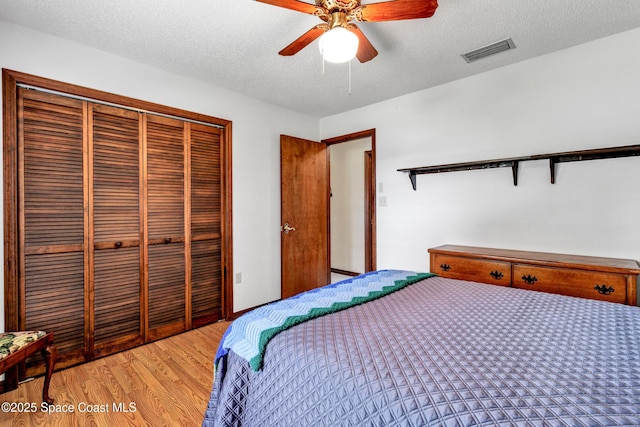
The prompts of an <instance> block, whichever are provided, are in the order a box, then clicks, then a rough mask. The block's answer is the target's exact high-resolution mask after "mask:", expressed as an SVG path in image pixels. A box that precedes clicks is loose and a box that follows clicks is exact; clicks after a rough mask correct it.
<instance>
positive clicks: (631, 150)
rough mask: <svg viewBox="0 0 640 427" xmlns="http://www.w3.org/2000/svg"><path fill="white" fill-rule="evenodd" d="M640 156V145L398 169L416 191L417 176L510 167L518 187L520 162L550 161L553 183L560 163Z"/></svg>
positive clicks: (514, 183)
mask: <svg viewBox="0 0 640 427" xmlns="http://www.w3.org/2000/svg"><path fill="white" fill-rule="evenodd" d="M632 156H640V145H627V146H623V147H610V148H598V149H595V150H579V151H567V152H562V153H550V154H536V155H532V156H523V157H512V158H508V159H494V160H482V161H477V162H463V163H449V164H444V165H435V166H421V167H415V168H404V169H398V172H407V173H408V174H409V179H410V180H411V186H412V187H413V189H414V191H415V190H416V187H417V184H416V176H417V175H424V174H430V173H442V172H457V171H467V170H477V169H494V168H504V167H510V168H511V173H512V175H513V185H516V186H517V185H518V167H519V165H520V162H523V161H528V160H545V159H546V160H549V171H550V174H551V183H552V184H555V182H556V165H557V164H558V163H568V162H581V161H584V160H599V159H613V158H618V157H632Z"/></svg>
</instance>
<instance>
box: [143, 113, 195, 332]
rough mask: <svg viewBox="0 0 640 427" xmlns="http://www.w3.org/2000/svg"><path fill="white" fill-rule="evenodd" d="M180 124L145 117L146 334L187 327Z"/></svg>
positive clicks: (182, 141) (182, 329)
mask: <svg viewBox="0 0 640 427" xmlns="http://www.w3.org/2000/svg"><path fill="white" fill-rule="evenodd" d="M184 139H185V123H184V122H183V121H180V120H176V119H170V118H165V117H159V116H151V115H149V116H147V141H146V142H147V212H148V214H147V225H148V230H149V231H148V251H149V254H148V260H149V265H148V335H147V337H148V338H149V339H152V340H153V339H158V338H163V337H165V336H169V335H173V334H175V333H177V332H179V331H184V330H186V327H187V326H186V321H187V319H186V292H185V280H186V268H185V258H186V255H185V240H186V239H185V230H186V228H185V208H184V207H185V200H184V198H185V188H184V185H185V178H184V170H185V168H184V163H185V153H184Z"/></svg>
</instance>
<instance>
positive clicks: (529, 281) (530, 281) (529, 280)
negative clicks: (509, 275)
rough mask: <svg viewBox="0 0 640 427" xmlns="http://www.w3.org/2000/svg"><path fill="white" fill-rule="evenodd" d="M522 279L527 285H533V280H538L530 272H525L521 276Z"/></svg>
mask: <svg viewBox="0 0 640 427" xmlns="http://www.w3.org/2000/svg"><path fill="white" fill-rule="evenodd" d="M522 280H524V281H525V283H527V284H529V285H533V284H534V283H535V282H537V281H538V278H537V277H536V276H532V275H530V274H527V275H526V276H522Z"/></svg>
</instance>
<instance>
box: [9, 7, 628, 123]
mask: <svg viewBox="0 0 640 427" xmlns="http://www.w3.org/2000/svg"><path fill="white" fill-rule="evenodd" d="M307 1H308V2H309V3H311V2H312V1H313V0H307ZM362 3H363V4H366V3H373V2H372V1H363V2H362ZM0 19H3V20H6V21H10V22H14V23H16V24H20V25H23V26H26V27H30V28H33V29H35V30H39V31H42V32H45V33H49V34H52V35H56V36H59V37H62V38H65V39H69V40H74V41H76V42H79V43H82V44H85V45H89V46H93V47H96V48H98V49H101V50H104V51H107V52H111V53H114V54H116V55H119V56H123V57H127V58H131V59H134V60H136V61H139V62H142V63H146V64H149V65H152V66H154V67H157V68H161V69H165V70H167V71H170V72H173V73H176V74H180V75H184V76H188V77H191V78H194V79H197V80H200V81H203V82H207V83H210V84H212V85H215V86H219V87H224V88H227V89H230V90H232V91H235V92H239V93H242V94H245V95H248V96H250V97H253V98H256V99H260V100H263V101H265V102H269V103H272V104H276V105H280V106H283V107H286V108H289V109H292V110H296V111H299V112H302V113H306V114H309V115H312V116H316V117H325V116H328V115H332V114H336V113H340V112H343V111H347V110H351V109H354V108H358V107H361V106H365V105H369V104H373V103H375V102H379V101H383V100H385V99H390V98H393V97H396V96H400V95H403V94H406V93H410V92H414V91H417V90H421V89H425V88H428V87H432V86H435V85H439V84H442V83H445V82H448V81H452V80H456V79H459V78H462V77H466V76H470V75H472V74H477V73H481V72H484V71H487V70H491V69H494V68H497V67H501V66H504V65H508V64H511V63H514V62H518V61H522V60H524V59H527V58H531V57H535V56H539V55H543V54H546V53H549V52H554V51H557V50H560V49H564V48H567V47H570V46H574V45H577V44H581V43H585V42H588V41H591V40H595V39H598V38H602V37H605V36H608V35H612V34H616V33H619V32H622V31H626V30H630V29H633V28H637V27H640V1H639V0H537V1H522V0H520V1H514V0H482V1H481V0H440V6H439V7H438V10H437V11H436V13H435V15H434V16H433V17H432V18H428V19H418V20H412V21H396V22H381V23H359V24H358V25H359V27H360V29H361V30H362V31H363V32H364V33H365V34H366V35H367V37H368V38H369V40H371V42H372V43H373V45H374V46H375V47H376V48H377V50H378V52H379V55H378V56H377V57H376V58H375V59H373V60H372V61H370V62H367V63H365V64H361V63H359V62H358V61H355V60H354V61H353V62H352V64H351V93H349V65H348V64H329V63H327V64H326V65H325V67H324V73H323V64H322V59H321V56H320V54H319V52H318V47H317V42H314V43H312V44H311V45H309V46H307V47H306V48H305V49H303V50H302V51H301V52H300V53H298V54H297V55H295V56H293V57H281V56H279V55H278V52H279V51H280V50H281V49H282V48H283V47H285V46H286V45H288V44H289V43H290V42H292V41H293V40H294V39H296V38H297V37H298V36H300V35H301V34H302V33H304V32H305V31H307V30H308V29H309V28H311V27H312V26H314V25H315V24H317V23H319V22H320V21H319V20H318V18H316V17H314V16H311V15H305V14H303V13H300V12H295V11H291V10H288V9H283V8H279V7H275V6H270V5H267V4H264V3H259V2H257V1H254V0H224V1H223V0H188V1H184V0H183V1H177V0H135V1H131V0H109V1H104V0H0ZM507 37H511V38H512V39H513V41H514V42H515V44H516V46H517V47H516V49H514V50H510V51H507V52H503V53H500V54H498V55H496V56H492V57H489V58H485V59H482V60H480V61H478V62H475V63H472V64H468V63H466V62H465V61H464V59H463V58H462V57H461V56H460V55H461V54H463V53H465V52H467V51H470V50H473V49H476V48H479V47H482V46H484V45H487V44H489V43H493V42H496V41H498V40H502V39H504V38H507ZM635 54H638V53H637V52H635Z"/></svg>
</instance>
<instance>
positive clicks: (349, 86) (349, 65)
mask: <svg viewBox="0 0 640 427" xmlns="http://www.w3.org/2000/svg"><path fill="white" fill-rule="evenodd" d="M349 95H351V60H349Z"/></svg>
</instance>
